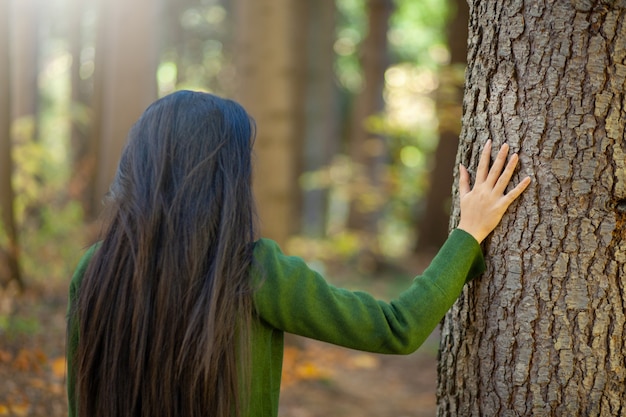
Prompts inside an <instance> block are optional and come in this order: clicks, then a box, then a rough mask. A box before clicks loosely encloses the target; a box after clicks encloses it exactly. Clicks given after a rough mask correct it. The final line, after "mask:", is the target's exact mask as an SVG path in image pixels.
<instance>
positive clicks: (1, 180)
mask: <svg viewBox="0 0 626 417" xmlns="http://www.w3.org/2000/svg"><path fill="white" fill-rule="evenodd" d="M9 16H10V13H9V1H8V0H2V1H0V62H4V63H7V62H10V60H9V55H10V50H9V49H10V45H11V42H10V27H11V25H10V18H9ZM10 67H11V66H10V65H0V129H1V130H0V220H1V223H0V231H2V234H3V235H4V236H0V237H1V238H2V243H3V244H4V245H3V246H5V247H0V262H2V265H0V285H2V286H6V285H7V284H8V283H9V282H10V281H15V282H17V284H18V285H19V287H20V288H21V289H23V288H24V283H23V281H22V277H21V274H20V267H19V244H18V236H17V227H16V225H15V214H14V210H13V204H14V200H15V193H14V190H13V184H12V176H13V160H12V158H11V148H12V146H11V142H12V141H11V119H12V117H11V116H12V114H11V97H12V94H11V85H12V79H11V68H10Z"/></svg>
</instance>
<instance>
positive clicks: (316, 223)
mask: <svg viewBox="0 0 626 417" xmlns="http://www.w3.org/2000/svg"><path fill="white" fill-rule="evenodd" d="M305 3H306V4H307V7H308V15H309V19H310V23H309V26H308V36H307V40H308V43H307V51H308V60H307V62H308V77H307V79H308V85H307V89H306V120H305V129H304V130H305V133H304V160H303V168H304V171H305V172H307V173H313V172H318V173H319V172H320V171H321V170H324V169H328V167H329V165H330V163H331V158H332V156H333V155H334V154H335V153H336V150H337V148H338V146H337V143H338V142H337V141H338V135H339V132H338V124H339V121H338V120H337V112H338V109H337V104H336V102H337V101H336V95H337V94H338V92H337V89H336V84H335V82H334V81H335V80H334V76H335V72H334V68H333V65H334V59H335V52H334V50H333V45H334V42H335V17H336V16H335V15H336V7H335V1H334V0H322V1H319V2H305ZM316 177H317V178H319V176H316V175H308V176H306V177H305V178H311V180H309V181H304V184H303V186H304V190H303V199H302V222H303V224H302V231H303V232H304V233H305V234H306V235H309V236H315V237H323V236H325V234H326V220H327V213H328V190H327V188H325V185H324V184H321V183H320V181H318V180H315V178H316Z"/></svg>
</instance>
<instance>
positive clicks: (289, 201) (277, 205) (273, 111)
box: [235, 0, 307, 244]
mask: <svg viewBox="0 0 626 417" xmlns="http://www.w3.org/2000/svg"><path fill="white" fill-rule="evenodd" d="M305 6H306V4H305V2H302V1H301V0H239V2H238V3H237V4H236V9H235V10H236V12H235V13H236V24H235V26H236V27H237V28H238V29H237V39H236V40H235V42H236V44H237V48H236V51H237V54H236V56H235V66H236V69H237V82H236V86H237V91H236V94H235V95H236V97H237V99H238V101H239V102H240V103H241V104H242V105H243V106H244V107H245V108H246V109H247V110H248V112H249V113H250V114H251V116H252V117H253V118H254V119H255V121H256V125H257V136H256V141H255V145H254V146H255V156H256V160H255V164H256V166H255V174H254V175H255V181H254V188H255V196H256V201H257V206H258V212H259V217H260V223H261V233H262V234H263V235H264V236H266V237H269V238H272V239H274V240H276V241H277V242H279V243H281V244H284V243H285V242H286V240H287V238H288V237H289V236H290V235H291V234H293V233H294V232H295V231H297V229H298V219H299V215H298V212H297V207H298V205H297V201H298V200H299V198H300V193H299V187H298V176H299V174H300V172H301V170H300V166H299V161H300V158H299V155H300V151H301V143H302V140H303V132H302V131H303V129H302V127H303V120H304V98H303V92H304V81H305V78H304V76H305V74H306V47H305V38H304V34H306V33H307V19H306V7H305Z"/></svg>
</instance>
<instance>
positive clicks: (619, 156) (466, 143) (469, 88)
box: [438, 0, 626, 416]
mask: <svg viewBox="0 0 626 417" xmlns="http://www.w3.org/2000/svg"><path fill="white" fill-rule="evenodd" d="M471 3H473V4H470V8H471V10H470V33H469V44H468V46H469V52H468V64H469V66H468V71H467V78H466V92H465V98H464V116H463V125H464V127H463V131H462V135H461V144H460V147H459V151H458V155H457V162H463V163H464V164H466V166H469V167H474V169H475V167H476V163H477V159H478V156H479V151H480V149H481V148H482V146H483V144H484V143H485V141H486V140H487V139H489V138H491V139H493V141H494V145H495V146H494V148H498V147H499V145H500V144H502V143H503V142H508V143H509V144H510V145H511V147H512V149H513V150H514V151H517V152H519V153H520V161H521V168H520V173H519V178H521V177H523V176H525V175H530V176H531V177H532V179H533V183H532V184H531V185H530V187H529V189H528V190H526V192H525V193H524V194H523V195H522V197H521V199H520V201H519V203H516V204H515V205H514V206H513V207H512V208H511V209H510V210H509V212H508V213H507V214H506V215H505V217H504V219H503V221H502V223H501V225H500V226H499V227H498V228H497V229H496V230H495V232H494V234H493V235H492V237H491V238H489V239H487V241H486V245H485V254H486V258H487V264H488V270H487V273H486V274H485V276H483V277H482V278H480V279H478V280H476V281H474V282H472V283H471V284H469V285H468V286H467V287H466V289H465V291H464V293H463V295H462V297H461V299H460V300H459V302H457V304H456V305H455V306H454V307H453V308H452V309H451V310H450V312H449V313H448V315H447V316H446V318H445V320H444V325H443V329H442V341H441V350H440V364H439V383H438V407H439V409H438V415H439V416H526V415H533V416H622V415H626V381H625V379H626V366H625V360H624V358H625V357H626V347H625V345H624V337H625V335H624V330H625V316H624V312H625V301H626V300H625V294H624V280H625V277H626V267H625V264H626V143H625V142H624V128H625V124H626V113H625V111H626V110H625V108H626V101H625V96H624V91H625V80H626V65H625V63H626V22H625V19H624V18H625V16H626V12H625V10H624V6H625V3H626V2H624V1H592V0H588V1H584V0H580V1H574V0H572V1H532V2H531V1H526V2H524V1H520V0H507V1H503V0H497V1H488V2H486V1H478V0H474V1H472V2H471ZM494 152H495V151H494ZM519 178H518V179H517V180H516V179H514V181H515V182H517V181H518V180H519ZM457 191H458V190H455V194H457ZM457 219H458V203H457V206H456V207H455V209H454V213H453V220H452V222H453V225H454V223H455V222H456V220H457Z"/></svg>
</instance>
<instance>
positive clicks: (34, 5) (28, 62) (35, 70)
mask: <svg viewBox="0 0 626 417" xmlns="http://www.w3.org/2000/svg"><path fill="white" fill-rule="evenodd" d="M10 3H11V6H12V9H13V10H12V11H11V16H12V19H13V22H19V24H13V25H11V26H10V28H11V32H12V33H11V39H12V42H11V46H12V48H11V57H12V59H11V60H9V61H7V62H10V63H12V68H11V71H13V72H12V77H11V78H12V79H11V85H12V94H13V95H12V105H11V107H12V115H13V119H14V120H16V121H18V122H19V125H20V127H21V129H18V130H19V132H18V133H19V136H20V138H19V139H20V140H25V141H31V140H35V139H36V138H37V134H36V133H37V132H36V127H37V123H36V118H37V110H38V98H39V92H38V90H37V85H38V81H37V78H38V76H39V62H38V61H39V59H38V57H39V23H40V22H39V9H40V7H41V4H40V3H39V1H38V0H19V1H14V2H10ZM24 122H26V123H24Z"/></svg>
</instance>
